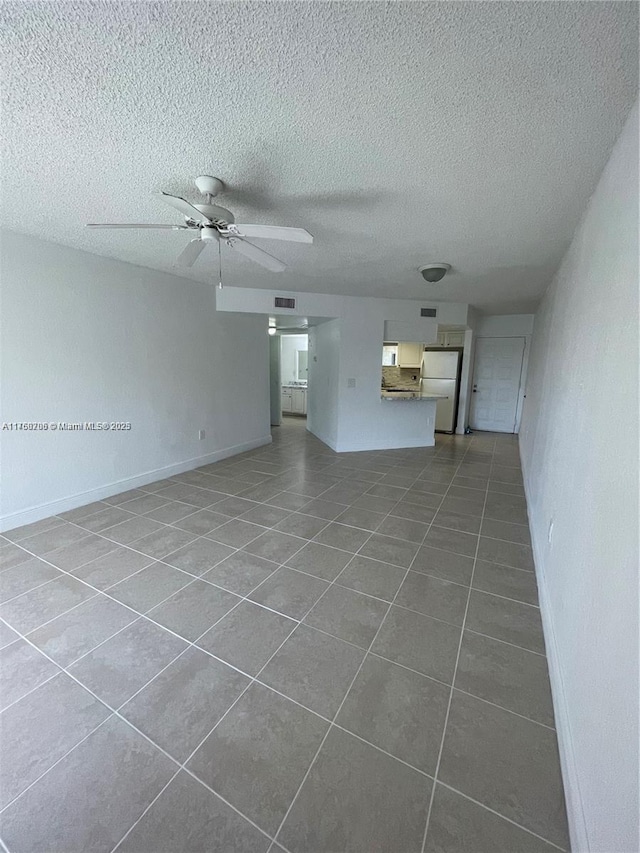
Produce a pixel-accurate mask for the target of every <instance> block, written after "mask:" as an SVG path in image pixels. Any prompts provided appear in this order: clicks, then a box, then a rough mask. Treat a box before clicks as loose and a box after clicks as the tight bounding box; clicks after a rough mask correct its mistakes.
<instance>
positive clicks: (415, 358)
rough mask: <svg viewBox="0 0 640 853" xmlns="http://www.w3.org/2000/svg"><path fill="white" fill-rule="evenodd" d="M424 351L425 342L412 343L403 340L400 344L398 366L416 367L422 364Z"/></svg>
mask: <svg viewBox="0 0 640 853" xmlns="http://www.w3.org/2000/svg"><path fill="white" fill-rule="evenodd" d="M423 352H424V344H412V343H406V342H402V343H399V344H398V367H415V368H420V367H421V366H422V353H423Z"/></svg>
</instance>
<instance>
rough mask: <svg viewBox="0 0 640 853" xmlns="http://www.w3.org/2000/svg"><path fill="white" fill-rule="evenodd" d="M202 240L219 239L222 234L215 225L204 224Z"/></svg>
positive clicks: (201, 232)
mask: <svg viewBox="0 0 640 853" xmlns="http://www.w3.org/2000/svg"><path fill="white" fill-rule="evenodd" d="M200 239H201V240H219V239H220V234H219V233H218V229H217V228H216V227H215V225H203V226H202V227H201V229H200Z"/></svg>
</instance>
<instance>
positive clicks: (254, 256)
mask: <svg viewBox="0 0 640 853" xmlns="http://www.w3.org/2000/svg"><path fill="white" fill-rule="evenodd" d="M226 243H227V246H231V248H232V249H236V250H237V251H238V252H240V254H241V255H245V257H247V258H250V259H251V260H252V261H255V262H256V263H257V264H260V266H263V267H266V269H268V270H271V272H282V271H283V270H285V269H286V268H287V265H286V264H283V263H282V261H279V260H278V259H277V258H274V257H273V255H270V254H269V253H268V252H265V251H263V250H262V249H259V248H258V247H257V246H254V245H253V244H252V243H248V242H247V241H246V240H242V239H241V238H240V237H228V238H227V240H226Z"/></svg>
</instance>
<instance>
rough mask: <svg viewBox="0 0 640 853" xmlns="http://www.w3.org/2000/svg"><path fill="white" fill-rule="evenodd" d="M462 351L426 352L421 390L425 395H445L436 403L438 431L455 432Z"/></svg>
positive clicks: (423, 358)
mask: <svg viewBox="0 0 640 853" xmlns="http://www.w3.org/2000/svg"><path fill="white" fill-rule="evenodd" d="M461 361H462V352H461V350H453V349H448V350H425V351H424V355H423V357H422V371H421V382H420V390H421V393H422V394H424V395H429V394H444V395H446V399H443V400H438V402H437V403H436V431H437V432H450V433H451V432H455V428H456V418H457V416H458V394H459V390H460V388H459V386H460V365H461Z"/></svg>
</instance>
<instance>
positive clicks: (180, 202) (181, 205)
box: [160, 192, 209, 222]
mask: <svg viewBox="0 0 640 853" xmlns="http://www.w3.org/2000/svg"><path fill="white" fill-rule="evenodd" d="M160 195H161V196H162V198H163V200H164V201H166V203H167V204H170V205H171V207H174V208H175V209H176V210H179V211H180V213H182V214H183V216H188V217H189V219H195V220H197V221H198V222H208V221H209V219H208V218H207V217H206V216H205V215H204V213H201V212H200V211H199V210H198V208H197V207H194V206H193V205H192V204H190V203H189V202H188V201H187V200H186V199H184V198H180V196H177V195H171V193H165V192H161V193H160Z"/></svg>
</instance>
